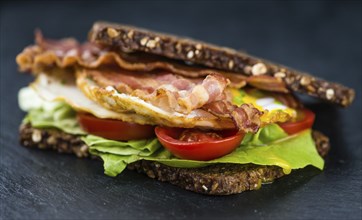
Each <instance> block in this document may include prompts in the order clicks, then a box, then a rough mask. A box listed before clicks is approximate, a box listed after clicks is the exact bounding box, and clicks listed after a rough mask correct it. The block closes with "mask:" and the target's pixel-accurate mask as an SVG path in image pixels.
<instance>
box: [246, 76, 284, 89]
mask: <svg viewBox="0 0 362 220" xmlns="http://www.w3.org/2000/svg"><path fill="white" fill-rule="evenodd" d="M246 81H247V83H248V84H249V85H251V86H254V87H256V88H258V89H262V90H267V91H272V92H282V93H288V92H289V90H288V89H287V87H286V85H285V83H284V81H283V80H282V79H280V78H276V77H272V76H267V75H258V76H250V77H248V78H247V79H246Z"/></svg>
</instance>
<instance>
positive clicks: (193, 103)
mask: <svg viewBox="0 0 362 220" xmlns="http://www.w3.org/2000/svg"><path fill="white" fill-rule="evenodd" d="M83 74H86V76H87V78H89V79H91V80H93V81H94V82H95V83H96V84H97V85H98V86H101V87H103V88H105V87H107V86H112V87H114V88H115V89H116V90H117V91H118V92H120V93H124V94H128V95H132V96H136V97H139V98H141V99H143V100H145V101H148V102H150V103H152V104H153V105H155V106H158V107H161V108H163V109H166V110H167V111H176V112H180V113H190V112H191V111H193V110H195V109H198V108H200V107H202V106H203V105H205V104H207V103H211V102H214V101H217V100H222V99H224V98H225V96H226V94H225V88H226V86H227V85H228V84H229V80H228V79H226V78H225V77H223V76H222V75H220V74H210V75H208V76H206V77H205V79H202V78H199V79H190V78H185V77H182V76H178V75H175V74H171V73H167V72H161V73H153V74H150V73H143V72H131V71H123V70H120V71H117V72H114V71H109V70H102V71H99V70H84V71H83Z"/></svg>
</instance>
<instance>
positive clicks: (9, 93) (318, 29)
mask: <svg viewBox="0 0 362 220" xmlns="http://www.w3.org/2000/svg"><path fill="white" fill-rule="evenodd" d="M0 8H1V9H0V10H1V12H0V16H1V19H0V20H1V21H0V22H1V31H0V34H1V35H0V36H1V37H0V43H1V66H0V68H1V75H0V76H1V144H0V145H1V148H0V150H1V161H0V163H1V169H0V178H1V181H0V193H1V200H0V202H1V207H0V212H1V213H0V217H1V219H24V218H29V219H49V218H57V219H66V218H67V219H68V218H74V219H83V218H84V219H86V218H96V219H103V218H123V219H130V218H137V219H142V218H155V219H166V218H181V219H186V218H190V217H191V218H199V217H201V218H238V219H257V218H260V219H312V218H313V219H314V218H318V219H361V218H362V217H361V215H362V204H361V203H362V201H361V187H362V185H361V182H362V181H361V176H362V172H361V171H362V168H361V165H362V163H361V159H362V155H361V154H362V150H361V149H362V146H361V131H362V128H361V82H362V79H361V74H362V73H361V58H362V57H361V30H362V27H361V2H358V1H355V2H346V1H344V2H343V3H342V2H333V3H325V2H324V3H323V2H314V3H313V2H311V1H299V2H294V3H286V2H285V3H283V2H268V3H265V2H264V3H262V2H259V3H252V1H249V2H246V3H245V2H244V3H237V2H224V3H217V2H206V1H205V2H200V3H192V2H191V1H190V2H181V1H180V2H171V3H167V2H149V3H148V2H134V3H133V4H132V3H131V2H122V3H117V2H115V1H107V2H106V1H105V2H104V3H95V2H73V1H56V2H55V1H54V2H46V1H43V2H28V1H26V2H25V1H24V2H19V1H14V2H11V3H4V2H1V7H0ZM98 19H102V20H109V21H115V22H122V23H128V24H132V25H137V26H143V27H146V28H152V29H156V30H158V31H164V32H170V33H174V34H180V35H186V36H190V37H193V38H197V39H201V40H204V41H209V42H212V43H217V44H220V45H224V46H230V47H233V48H236V49H239V48H243V50H246V51H248V52H250V53H252V54H255V55H258V56H262V57H265V58H267V59H270V60H273V61H276V62H281V63H283V64H286V65H289V66H292V67H294V68H298V69H301V70H304V71H308V72H312V73H314V74H316V75H317V76H319V77H323V78H327V79H329V80H333V81H339V82H341V83H343V84H345V85H348V86H350V87H353V88H355V89H356V91H357V98H356V100H355V102H354V104H353V105H352V106H351V107H350V108H348V109H340V108H338V107H334V106H331V105H328V104H323V103H322V104H320V103H319V104H318V103H315V102H314V100H312V101H313V103H314V104H312V105H310V107H311V108H312V109H313V110H314V111H315V112H316V113H317V122H316V125H315V127H316V128H317V129H318V130H321V131H323V132H325V133H326V134H327V135H329V136H330V137H331V143H332V150H331V152H330V154H329V156H328V157H327V159H326V169H325V171H324V172H319V171H318V170H316V169H313V168H307V169H304V170H300V171H297V172H295V173H293V174H291V175H289V176H287V177H285V178H283V179H281V180H278V181H276V182H275V183H274V184H271V185H265V186H263V188H262V189H261V190H259V191H254V192H246V193H242V194H240V195H233V196H227V197H211V196H203V195H198V194H195V193H191V192H187V191H184V190H181V189H179V188H177V187H174V186H172V185H169V184H166V183H160V182H158V181H154V180H152V179H149V178H147V177H145V176H143V175H141V174H137V173H134V172H130V171H127V172H124V173H122V174H121V175H120V176H118V177H117V178H110V177H107V176H105V175H103V170H102V164H101V162H99V161H91V160H86V159H83V160H81V159H76V158H75V157H74V156H70V155H58V154H56V153H53V152H44V151H39V150H29V149H25V148H23V147H21V146H19V144H18V136H17V135H18V134H17V132H18V131H17V129H18V125H19V124H20V122H21V119H22V117H23V116H24V113H22V112H21V111H20V110H19V109H18V107H17V100H16V96H17V91H18V90H19V88H21V87H22V86H25V85H27V83H29V82H30V81H31V77H30V76H28V75H20V74H19V73H18V72H17V67H16V64H15V62H14V59H15V56H16V54H17V53H19V52H20V51H21V50H22V48H23V47H25V46H27V45H28V44H30V43H32V42H33V30H34V29H35V28H36V27H39V28H41V29H42V30H43V32H44V34H45V35H46V36H48V37H53V38H60V37H66V36H74V37H76V38H78V39H79V40H84V39H85V38H86V33H87V31H88V30H89V28H90V27H91V24H92V22H94V21H96V20H98Z"/></svg>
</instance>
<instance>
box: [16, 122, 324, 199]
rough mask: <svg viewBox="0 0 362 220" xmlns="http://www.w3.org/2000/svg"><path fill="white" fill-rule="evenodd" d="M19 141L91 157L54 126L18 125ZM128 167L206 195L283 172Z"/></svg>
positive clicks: (254, 185) (253, 185) (317, 136)
mask: <svg viewBox="0 0 362 220" xmlns="http://www.w3.org/2000/svg"><path fill="white" fill-rule="evenodd" d="M19 132H20V143H21V144H22V145H23V146H25V147H30V148H39V149H50V150H56V151H58V152H59V153H71V154H75V155H76V156H77V157H92V158H96V157H94V156H91V155H90V154H89V153H88V146H87V145H86V144H85V143H84V142H83V141H82V140H81V139H80V137H79V136H76V135H71V134H66V133H64V132H62V131H60V130H57V129H37V128H33V127H32V126H31V125H30V124H23V125H21V126H20V129H19ZM312 136H313V139H314V141H315V143H316V147H317V150H318V152H319V154H320V155H321V156H325V155H326V154H327V153H328V151H329V147H330V145H329V140H328V138H327V137H326V136H324V135H323V134H322V133H320V132H317V131H313V134H312ZM128 168H129V169H131V170H136V171H138V172H140V173H145V174H146V175H147V176H149V177H150V178H154V179H157V180H159V181H165V182H170V183H172V184H174V185H177V186H179V187H181V188H183V189H186V190H190V191H194V192H197V193H203V194H209V195H229V194H235V193H240V192H243V191H247V190H255V189H259V188H260V187H261V184H262V183H269V182H272V181H274V180H275V179H277V178H280V177H282V176H284V173H283V170H282V169H281V168H280V167H277V166H260V165H253V164H246V165H240V164H217V165H211V166H207V167H202V168H176V167H169V166H166V165H163V164H161V163H157V162H152V161H144V160H143V161H137V162H135V163H132V164H129V165H128Z"/></svg>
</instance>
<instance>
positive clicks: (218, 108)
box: [203, 100, 263, 133]
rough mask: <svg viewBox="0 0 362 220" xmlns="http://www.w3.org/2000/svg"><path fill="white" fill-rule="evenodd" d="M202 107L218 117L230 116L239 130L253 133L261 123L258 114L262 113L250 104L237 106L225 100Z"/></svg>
mask: <svg viewBox="0 0 362 220" xmlns="http://www.w3.org/2000/svg"><path fill="white" fill-rule="evenodd" d="M203 109H204V110H207V111H208V112H210V113H211V114H213V115H215V116H218V117H231V118H232V119H233V121H234V124H235V126H236V127H237V128H238V129H239V130H240V131H244V132H253V133H255V132H257V131H258V129H259V127H260V125H261V120H260V116H261V115H262V114H263V113H262V112H260V111H259V110H258V109H256V108H254V106H253V105H251V104H242V105H241V106H239V107H237V106H235V105H233V104H231V103H230V102H228V101H225V100H220V101H216V102H212V103H210V104H207V105H205V106H204V107H203Z"/></svg>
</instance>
